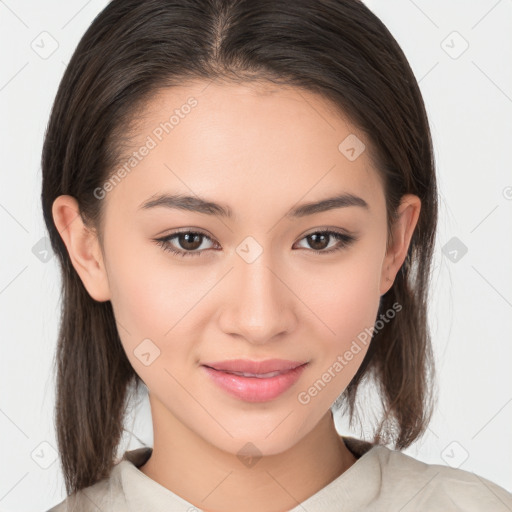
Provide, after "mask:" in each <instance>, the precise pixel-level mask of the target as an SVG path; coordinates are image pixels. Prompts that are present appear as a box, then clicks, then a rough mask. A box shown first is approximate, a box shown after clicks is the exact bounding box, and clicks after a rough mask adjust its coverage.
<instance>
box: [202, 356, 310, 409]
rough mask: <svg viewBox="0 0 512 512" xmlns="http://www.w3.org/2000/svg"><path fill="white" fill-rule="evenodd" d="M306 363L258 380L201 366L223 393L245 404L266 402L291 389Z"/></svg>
mask: <svg viewBox="0 0 512 512" xmlns="http://www.w3.org/2000/svg"><path fill="white" fill-rule="evenodd" d="M307 365H308V363H305V364H303V365H302V366H298V367H297V368H294V369H293V370H289V371H287V372H285V373H281V374H280V375H276V376H275V377H268V378H261V379H260V378H258V377H242V376H241V375H234V374H232V373H227V372H223V371H220V370H214V369H213V368H210V367H208V366H202V367H201V368H203V369H204V370H205V371H206V373H207V374H208V375H209V376H210V378H211V379H212V380H213V382H215V384H217V385H218V386H219V387H220V388H222V389H223V390H224V391H227V392H228V393H229V394H230V395H232V396H235V397H236V398H239V399H241V400H244V401H246V402H267V401H269V400H273V399H274V398H277V397H278V396H279V395H281V394H282V393H284V392H285V391H286V390H287V389H289V388H290V387H292V386H293V385H294V384H295V383H296V382H297V380H298V379H299V377H300V376H301V374H302V372H303V371H304V369H305V368H306V366H307Z"/></svg>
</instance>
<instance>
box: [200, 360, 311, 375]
mask: <svg viewBox="0 0 512 512" xmlns="http://www.w3.org/2000/svg"><path fill="white" fill-rule="evenodd" d="M307 362H308V361H288V360H286V359H266V360H264V361H251V360H250V359H231V360H228V361H213V362H211V363H203V366H209V367H210V368H213V369H215V370H220V371H228V372H242V373H253V374H256V375H257V374H263V373H270V372H286V371H289V370H293V369H294V368H297V367H298V366H302V365H303V364H306V363H307Z"/></svg>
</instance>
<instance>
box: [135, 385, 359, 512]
mask: <svg viewBox="0 0 512 512" xmlns="http://www.w3.org/2000/svg"><path fill="white" fill-rule="evenodd" d="M150 402H151V411H152V416H153V431H154V447H153V452H152V455H151V457H150V458H149V460H148V461H147V462H146V463H145V464H144V465H143V466H141V467H140V468H139V469H140V471H142V472H143V473H144V474H146V475H147V476H148V477H149V478H151V479H152V480H154V481H156V482H157V483H159V484H160V485H162V486H163V487H165V488H167V489H169V490H171V491H172V492H174V493H175V494H177V495H178V496H180V497H181V498H183V499H185V500H186V501H188V502H189V503H191V504H193V505H195V506H197V507H199V508H201V509H203V510H222V511H224V512H235V511H237V512H238V511H239V510H245V511H247V512H253V511H254V512H272V511H277V510H289V509H292V508H294V507H296V506H297V505H298V504H299V503H301V502H302V501H305V500H306V499H307V498H309V497H310V496H312V495H313V494H315V493H317V492H318V491H319V490H321V489H322V488H323V487H325V486H326V485H328V484H329V483H330V482H332V481H333V480H334V479H336V478H337V477H338V476H340V475H341V474H342V473H344V472H345V471H346V470H347V469H348V468H349V467H350V466H351V465H352V464H353V463H354V462H355V461H356V458H355V457H354V455H353V454H352V453H351V452H350V451H349V450H348V449H347V447H346V446H345V444H344V443H343V440H342V439H341V437H340V436H339V435H338V433H337V431H336V428H335V425H334V421H333V417H332V413H331V411H330V410H329V411H327V413H326V414H325V415H324V416H323V417H322V419H321V420H320V421H319V422H318V424H317V425H316V426H315V427H314V428H313V430H312V431H311V432H309V433H308V434H307V435H306V436H304V437H303V438H302V439H301V440H300V441H299V442H298V443H297V444H295V445H294V446H293V447H292V448H290V449H288V450H286V451H284V452H281V453H279V454H275V455H267V456H263V457H261V458H259V459H258V460H257V461H256V462H254V461H253V463H252V464H251V463H247V464H246V465H244V464H242V463H241V460H240V458H239V456H237V454H233V453H227V452H226V451H224V450H220V449H219V448H217V447H215V446H213V445H212V444H210V443H209V442H207V441H206V440H204V439H203V438H201V437H200V436H198V435H197V434H196V433H195V432H193V431H192V430H190V429H189V428H188V427H186V426H185V425H183V423H181V422H180V421H179V420H178V419H177V418H175V417H174V416H172V415H169V411H168V410H167V409H166V408H165V406H164V405H163V404H162V403H161V402H159V401H158V400H156V399H154V398H153V397H152V396H151V394H150ZM169 416H171V418H169Z"/></svg>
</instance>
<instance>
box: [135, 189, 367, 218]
mask: <svg viewBox="0 0 512 512" xmlns="http://www.w3.org/2000/svg"><path fill="white" fill-rule="evenodd" d="M349 206H359V207H362V208H364V209H365V210H369V209H370V207H369V206H368V203H367V202H366V201H365V200H364V199H363V198H362V197H359V196H356V195H354V194H350V193H343V194H339V195H337V196H334V197H329V198H327V199H322V200H321V201H317V202H310V203H304V204H301V205H299V206H295V207H294V208H292V209H291V210H290V211H289V212H288V213H286V215H285V217H288V218H299V217H306V216H308V215H313V214H315V213H321V212H326V211H328V210H334V209H336V208H347V207H349ZM157 207H164V208H171V209H178V210H186V211H190V212H196V213H203V214H206V215H214V216H217V217H225V218H228V219H232V218H233V211H232V209H231V208H230V207H229V206H228V205H222V204H219V203H215V202H213V201H208V200H207V199H203V198H201V197H198V196H187V195H183V194H159V195H153V196H151V198H149V199H148V200H146V201H145V202H143V203H142V204H141V205H140V206H139V209H143V210H148V209H151V208H157Z"/></svg>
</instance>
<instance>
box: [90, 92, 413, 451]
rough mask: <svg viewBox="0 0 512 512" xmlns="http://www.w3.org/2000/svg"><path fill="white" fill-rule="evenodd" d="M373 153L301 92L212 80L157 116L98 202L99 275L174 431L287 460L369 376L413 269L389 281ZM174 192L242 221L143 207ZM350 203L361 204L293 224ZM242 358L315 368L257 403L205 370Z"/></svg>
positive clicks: (148, 117)
mask: <svg viewBox="0 0 512 512" xmlns="http://www.w3.org/2000/svg"><path fill="white" fill-rule="evenodd" d="M190 98H193V100H191V99H190ZM187 105H188V106H187ZM173 112H174V113H175V116H174V118H173V119H171V121H170V122H169V118H170V116H171V115H172V114H173ZM166 122H167V125H166V124H165V123H166ZM347 137H350V138H349V139H347ZM355 137H357V139H356V138H355ZM345 139H347V140H346V141H345ZM344 141H345V142H344ZM361 142H362V143H364V142H365V137H364V135H362V134H360V133H359V132H358V131H356V130H355V129H354V128H353V127H352V126H351V125H350V124H348V123H347V122H346V121H345V120H344V119H342V118H341V117H340V116H339V115H338V114H336V113H335V112H334V110H333V109H332V108H331V107H330V106H329V104H328V103H326V102H325V100H323V99H322V98H321V97H319V96H316V95H314V94H312V93H306V92H304V91H298V90H297V89H293V88H283V87H280V88H279V89H272V88H271V87H270V86H269V87H263V86H261V85H260V86H259V87H258V88H255V87H251V86H247V85H244V86H242V85H225V84H215V83H211V84H210V85H208V86H207V84H206V83H199V82H198V83H195V84H188V85H187V86H186V87H185V86H183V87H181V88H170V89H167V90H165V91H162V92H161V93H159V94H158V96H157V97H155V98H154V99H153V100H152V101H151V103H150V104H149V105H148V106H147V109H146V111H145V115H144V116H143V117H141V118H140V121H139V124H138V126H137V127H136V140H135V141H134V145H133V148H132V150H131V152H130V153H128V154H127V155H126V159H125V160H123V162H122V163H127V166H126V167H125V172H124V173H123V172H122V171H121V172H119V173H118V177H119V179H118V180H116V181H111V182H109V183H110V184H108V183H106V184H105V185H104V187H102V190H101V191H99V190H97V191H96V194H97V196H98V197H102V199H101V201H103V208H104V209H105V217H104V224H103V226H102V228H103V235H104V238H103V239H104V245H103V247H102V256H101V259H102V263H101V265H100V268H101V269H103V271H104V278H105V280H104V282H105V283H107V284H106V285H105V286H106V288H105V289H106V290H107V292H106V293H107V295H108V297H107V298H108V299H110V300H111V303H112V306H113V309H114V313H115V317H116V321H117V322H118V330H119V334H120V337H121V340H122V343H123V346H124V349H125V351H126V355H127V357H128V358H129V360H130V362H131V364H132V365H133V368H134V369H135V371H136V372H137V374H138V375H139V376H140V378H141V379H142V380H143V381H144V382H145V384H146V385H147V387H148V389H149V392H150V397H151V401H152V402H151V403H152V406H154V407H159V408H160V410H161V411H165V416H166V417H167V418H168V419H169V420H170V421H171V420H172V422H173V423H174V424H177V423H179V424H180V425H183V426H184V427H186V428H188V429H190V430H192V431H193V432H195V433H196V434H197V435H198V436H200V437H201V438H203V439H205V440H206V441H208V442H209V443H211V444H213V445H214V446H217V447H219V448H221V449H223V450H225V451H227V452H230V453H237V451H238V450H239V449H240V446H242V445H244V444H245V443H246V442H252V443H253V444H255V445H256V446H257V447H258V449H259V450H260V452H261V453H262V454H275V453H278V452H281V451H283V450H286V449H287V448H290V447H291V446H293V445H294V444H295V443H297V442H298V440H300V439H301V438H302V437H304V436H305V435H306V434H307V433H308V432H310V431H311V430H312V429H313V428H314V427H315V425H316V424H318V422H319V421H320V419H321V418H322V417H323V416H324V415H325V414H326V413H327V412H328V411H329V407H330V406H331V405H332V403H333V402H334V401H335V400H336V398H337V397H338V396H339V395H340V394H341V393H342V392H343V390H344V389H345V388H346V386H347V385H348V383H349V382H350V380H351V379H352V377H353V376H354V374H355V373H356V371H357V369H358V368H359V366H360V364H361V362H362V360H363V358H364V355H365V354H366V352H367V349H368V343H364V342H361V339H362V337H361V333H363V332H365V329H366V330H368V329H371V328H372V327H373V326H374V323H375V320H376V316H377V312H378V307H379V299H380V296H381V295H382V294H383V293H385V292H386V291H387V289H389V287H390V286H391V284H392V282H391V281H386V277H388V276H389V277H391V278H393V277H394V275H393V274H394V272H396V271H397V270H398V267H399V266H400V261H398V264H396V263H395V265H396V266H395V267H391V269H390V271H389V272H388V269H389V264H390V263H392V261H395V260H394V259H393V260H392V259H391V257H390V255H387V253H386V241H387V232H386V210H385V197H384V190H383V186H382V182H381V179H380V178H379V175H378V173H377V171H376V170H375V169H374V168H373V167H372V162H371V161H370V158H369V155H368V151H367V150H366V151H365V150H363V146H362V144H361ZM340 144H341V146H340ZM143 147H145V148H146V150H144V149H143ZM350 147H354V149H355V150H354V151H351V150H350ZM133 152H136V155H135V156H133ZM359 153H360V154H359ZM130 156H133V158H135V159H136V160H131V161H129V160H128V159H129V158H130ZM354 156H356V158H354ZM130 162H131V164H130ZM135 162H136V164H135ZM131 165H133V167H131ZM120 167H121V166H120ZM127 169H129V171H127ZM165 194H167V195H171V194H173V195H175V194H180V195H184V196H192V197H193V198H195V199H196V200H197V199H199V198H200V199H202V200H204V201H208V202H210V203H216V204H218V205H221V206H222V208H224V209H226V210H228V211H229V212H230V215H220V214H219V211H220V209H216V208H212V207H210V208H203V209H202V210H201V211H193V208H192V206H194V203H193V202H192V201H188V202H186V201H185V202H182V204H185V205H188V209H187V208H177V207H176V206H174V207H171V206H172V205H171V204H170V203H168V204H167V205H166V204H165V202H160V204H159V205H158V204H157V205H153V206H150V207H142V205H143V204H144V203H147V202H148V201H151V200H155V199H156V198H157V197H158V196H161V195H165ZM343 194H351V195H352V196H356V197H358V198H360V199H361V200H362V201H361V200H358V201H356V204H353V205H345V206H344V207H342V206H340V205H339V204H338V205H337V206H336V207H335V208H331V209H322V208H317V209H314V208H313V209H310V210H308V211H304V210H303V211H302V214H301V215H297V214H296V215H294V214H293V212H294V210H297V208H298V207H300V206H302V205H305V204H310V203H317V202H321V201H323V200H325V199H327V198H332V197H335V196H341V195H343ZM363 201H364V203H366V205H367V206H366V207H365V206H362V205H363V204H364V203H363ZM295 213H297V212H295ZM299 213H300V210H299ZM326 231H331V232H333V233H331V234H328V233H327V234H326ZM406 238H407V233H406ZM172 250H174V251H177V252H178V253H173V252H172ZM399 256H400V254H399ZM402 256H403V257H405V252H404V253H403V254H402ZM399 259H400V257H399ZM84 281H85V282H86V283H87V287H88V290H89V291H90V293H91V295H93V296H94V293H95V288H94V287H95V284H94V280H93V278H91V277H87V278H85V279H84ZM105 300H106V299H105ZM366 332H368V331H366ZM358 336H359V338H358ZM354 342H355V343H356V345H354ZM356 346H357V347H358V350H357V349H356V348H354V347H356ZM347 352H351V357H347V356H348V353H347ZM340 358H341V359H340ZM233 359H249V360H252V361H262V360H267V359H284V360H291V361H295V362H300V363H307V364H306V365H305V366H304V367H303V369H302V371H301V372H300V373H298V377H296V380H295V381H294V382H293V383H292V385H291V387H288V388H287V389H285V390H284V391H281V392H280V393H278V394H277V395H276V396H272V397H271V398H269V396H271V395H267V398H264V394H262V393H263V391H261V390H260V394H259V395H251V396H252V398H249V397H247V396H246V397H245V398H243V397H241V396H237V395H236V394H232V393H231V392H228V391H226V390H225V389H223V388H222V387H220V386H219V384H218V383H216V381H214V380H213V379H212V378H211V374H210V373H208V372H207V371H206V369H205V367H204V366H203V365H204V364H205V363H207V362H213V361H224V360H233ZM342 361H343V362H342ZM340 367H341V368H340ZM326 373H328V374H329V375H326ZM246 380H247V379H246ZM252 380H254V379H252ZM274 380H275V379H274ZM319 381H320V382H319ZM315 384H316V386H315ZM261 387H262V386H260V388H261ZM269 387H270V388H272V389H274V391H275V386H274V387H273V386H269ZM315 390H316V391H315ZM267 391H268V389H267ZM258 397H259V398H258Z"/></svg>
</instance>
